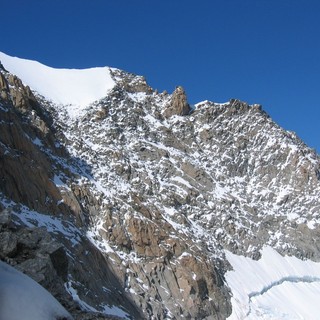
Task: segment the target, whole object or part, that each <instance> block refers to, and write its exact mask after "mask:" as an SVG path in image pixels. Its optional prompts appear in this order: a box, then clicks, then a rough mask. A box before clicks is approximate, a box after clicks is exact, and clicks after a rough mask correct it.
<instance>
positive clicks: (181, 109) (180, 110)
mask: <svg viewBox="0 0 320 320" xmlns="http://www.w3.org/2000/svg"><path fill="white" fill-rule="evenodd" d="M190 111H191V109H190V106H189V104H188V101H187V96H186V93H185V91H184V89H183V88H182V87H180V86H178V87H176V89H175V90H174V92H173V94H172V98H171V101H170V104H169V105H168V106H167V107H166V109H165V110H164V112H163V115H164V117H165V118H170V117H171V116H173V115H178V116H185V115H187V114H189V113H190Z"/></svg>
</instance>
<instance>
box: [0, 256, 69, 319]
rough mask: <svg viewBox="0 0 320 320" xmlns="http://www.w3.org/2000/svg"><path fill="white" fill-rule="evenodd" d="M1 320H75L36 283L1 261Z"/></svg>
mask: <svg viewBox="0 0 320 320" xmlns="http://www.w3.org/2000/svg"><path fill="white" fill-rule="evenodd" d="M0 301H1V304H0V319H2V320H21V319H28V320H29V319H30V320H31V319H32V320H56V319H57V318H66V319H72V317H71V316H70V314H69V313H68V312H67V311H66V310H65V309H64V308H63V307H62V305H61V304H60V303H59V302H58V301H57V300H56V299H55V298H54V297H53V296H52V295H51V294H50V293H49V292H48V291H47V290H45V289H44V288H43V287H41V286H40V285H39V284H38V283H37V282H35V281H34V280H32V279H31V278H29V277H28V276H26V275H24V274H23V273H21V272H19V271H18V270H16V269H14V268H12V267H10V266H9V265H7V264H6V263H4V262H2V261H0Z"/></svg>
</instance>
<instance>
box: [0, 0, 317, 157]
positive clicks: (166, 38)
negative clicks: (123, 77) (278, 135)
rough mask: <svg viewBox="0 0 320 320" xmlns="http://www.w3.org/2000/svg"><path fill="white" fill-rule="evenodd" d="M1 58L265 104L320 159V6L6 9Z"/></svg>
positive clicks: (122, 4) (201, 96) (276, 2)
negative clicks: (100, 71) (104, 72)
mask: <svg viewBox="0 0 320 320" xmlns="http://www.w3.org/2000/svg"><path fill="white" fill-rule="evenodd" d="M0 30H1V33H0V39H1V42H0V51H3V52H5V53H7V54H9V55H13V56H18V57H21V58H27V59H33V60H38V61H39V62H42V63H44V64H46V65H49V66H52V67H66V68H86V67H94V66H106V65H107V66H111V67H117V68H120V69H124V70H126V71H129V72H133V73H136V74H139V75H144V76H145V77H146V78H147V80H148V82H149V84H150V85H151V86H152V87H153V88H155V89H159V90H160V91H162V90H164V89H166V90H167V91H169V92H172V91H173V90H174V88H175V86H176V85H182V86H183V87H184V88H185V90H186V92H187V95H188V98H189V101H190V103H196V102H199V101H202V100H211V101H215V102H225V101H228V100H229V99H231V98H237V99H241V100H243V101H246V102H248V103H250V104H251V103H260V104H262V106H263V108H264V110H265V111H267V112H268V113H269V114H270V115H271V117H272V118H273V119H274V120H275V121H276V122H277V123H278V124H280V125H281V126H282V127H284V128H285V129H287V130H291V131H295V132H296V133H297V134H298V136H299V137H300V138H302V140H304V141H305V142H306V143H307V144H308V145H309V146H311V147H313V148H316V149H317V150H318V152H320V140H319V138H320V135H319V133H320V126H319V116H320V99H319V95H320V81H319V74H320V1H319V0H162V1H156V0H77V1H75V0H29V1H26V0H10V1H9V0H1V6H0Z"/></svg>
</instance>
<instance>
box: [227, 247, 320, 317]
mask: <svg viewBox="0 0 320 320" xmlns="http://www.w3.org/2000/svg"><path fill="white" fill-rule="evenodd" d="M227 259H228V261H229V262H230V263H231V265H232V267H233V270H232V271H228V272H227V273H226V280H227V282H228V284H229V286H230V288H231V290H232V294H233V297H232V299H231V301H232V307H233V312H232V315H231V316H230V317H229V318H228V320H238V319H248V320H249V319H250V320H255V319H268V320H269V319H287V320H295V319H296V320H298V319H317V317H318V315H319V292H320V263H317V262H313V261H310V260H299V259H297V258H295V257H288V256H285V257H283V256H281V255H280V254H279V253H277V252H276V251H275V250H274V249H272V248H270V247H265V248H263V250H262V251H261V259H260V260H258V261H255V260H252V259H250V258H247V257H242V256H237V255H235V254H232V253H231V252H227Z"/></svg>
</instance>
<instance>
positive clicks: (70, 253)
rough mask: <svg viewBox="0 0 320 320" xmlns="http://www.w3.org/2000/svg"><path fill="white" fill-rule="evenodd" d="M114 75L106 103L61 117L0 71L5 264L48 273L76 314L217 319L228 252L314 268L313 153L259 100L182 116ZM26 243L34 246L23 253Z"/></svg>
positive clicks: (177, 103) (130, 79)
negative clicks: (293, 259)
mask: <svg viewBox="0 0 320 320" xmlns="http://www.w3.org/2000/svg"><path fill="white" fill-rule="evenodd" d="M4 67H5V66H4ZM112 77H113V80H114V81H115V83H116V85H115V87H114V88H113V89H112V90H111V91H110V92H109V93H108V95H107V96H106V97H104V98H103V99H101V100H99V101H96V102H95V103H93V104H91V105H89V106H88V107H87V108H86V109H85V110H84V112H82V113H79V115H78V116H77V117H75V118H74V117H73V118H71V117H70V115H69V113H68V107H67V106H65V105H55V104H52V103H50V102H49V101H47V100H46V99H45V98H44V97H41V96H40V95H39V94H38V93H36V92H32V91H31V90H30V89H29V88H28V87H26V86H24V85H23V84H22V82H21V81H20V80H19V79H18V78H17V77H15V76H14V75H11V74H10V73H9V72H7V71H6V70H4V68H3V69H2V70H1V75H0V90H1V101H0V103H1V107H0V112H1V126H0V131H1V132H0V140H1V143H0V179H1V181H2V183H1V187H0V191H1V199H2V200H1V201H2V207H3V209H5V211H3V212H8V210H9V211H10V215H12V216H13V217H14V219H13V220H14V223H13V225H14V226H15V227H12V228H13V229H10V228H9V227H8V226H7V225H6V226H5V227H3V229H2V230H1V241H0V248H1V252H0V253H1V259H4V260H7V261H9V262H11V263H12V264H15V265H16V266H17V268H20V269H21V270H23V271H25V272H27V273H29V274H30V275H31V276H32V270H34V269H32V267H30V266H31V265H33V266H34V265H36V268H38V269H36V270H37V272H36V273H37V274H38V275H39V274H40V275H41V273H39V269H41V270H44V271H43V272H44V273H43V274H44V276H43V277H42V280H41V279H36V280H38V281H39V282H40V283H41V284H42V285H43V286H45V287H46V288H48V289H49V290H51V292H53V293H54V294H55V296H56V297H57V298H58V299H59V300H60V301H61V302H62V303H63V304H64V305H65V306H66V307H67V309H68V310H70V312H71V313H73V315H74V316H75V317H80V316H82V317H84V315H83V313H82V314H81V312H84V311H86V314H87V316H90V317H97V315H96V314H95V313H94V312H101V313H102V314H108V313H109V314H110V313H112V312H114V311H115V310H117V311H119V310H121V311H122V316H123V317H129V318H130V317H131V318H135V319H140V318H141V319H142V318H147V319H180V318H187V319H225V318H226V317H227V316H228V315H229V314H230V313H231V304H230V292H229V289H228V287H227V286H226V283H225V281H224V273H225V271H226V270H228V268H230V267H229V264H228V261H227V260H226V259H225V254H224V249H228V250H229V251H231V252H233V253H238V254H242V255H247V256H250V257H253V258H255V259H258V258H259V255H260V249H261V248H262V247H263V246H264V245H266V244H267V245H270V246H272V247H274V248H276V249H277V250H278V251H279V252H280V253H282V254H289V255H295V256H297V257H300V258H310V259H313V260H315V261H319V260H320V259H319V258H320V255H319V252H320V251H319V247H318V246H317V244H316V242H314V240H313V239H317V237H318V236H319V222H320V220H319V218H320V216H319V208H320V203H319V200H318V196H317V195H318V194H319V191H320V184H319V157H318V156H317V154H316V153H315V152H314V151H313V150H311V149H310V148H308V147H307V146H306V145H304V143H303V142H302V141H301V140H300V139H299V138H298V137H296V135H295V134H294V133H291V132H286V131H284V130H283V129H282V128H280V127H279V126H277V125H276V124H275V123H274V122H273V121H272V119H271V118H270V117H269V116H268V115H267V114H266V113H265V112H264V111H263V110H262V108H261V106H259V105H252V106H250V105H248V104H246V103H244V102H241V101H238V100H235V99H233V100H230V101H229V102H227V103H225V104H216V103H213V102H208V101H204V102H201V103H199V104H197V105H196V106H195V108H194V109H191V108H190V106H189V104H188V102H187V98H186V94H185V92H184V90H183V89H182V88H181V87H177V88H176V90H175V91H174V93H173V94H172V95H170V94H168V93H166V92H164V93H158V92H156V91H154V90H153V89H152V88H150V87H149V86H148V85H147V83H146V81H145V79H144V78H142V77H139V76H135V75H132V74H129V73H126V72H123V71H119V70H113V74H112ZM26 168H28V170H26ZM45 214H47V216H46V215H45ZM2 215H4V213H2ZM2 215H1V216H2ZM46 217H50V219H49V218H46ZM34 227H38V228H39V227H44V228H40V229H37V228H34ZM15 228H16V229H17V230H15ZM30 228H31V229H30ZM37 230H39V231H37ZM48 232H49V233H48ZM38 233H39V234H38ZM24 234H26V235H24ZM28 234H30V237H31V238H36V239H40V240H34V241H35V243H39V248H34V246H35V244H33V245H32V246H33V249H32V250H31V249H28V250H29V251H30V252H31V253H30V254H24V252H25V251H23V250H26V249H21V248H25V247H26V245H25V244H23V243H22V244H21V243H20V242H19V241H20V240H19V239H22V240H21V241H23V239H24V238H25V237H27V235H28ZM33 234H35V235H36V236H34V235H33ZM28 237H29V236H28ZM48 237H49V238H50V241H49V240H45V241H44V240H41V239H47V238H48ZM9 239H11V240H9ZM12 239H16V240H12ZM42 242H44V243H47V242H50V243H52V247H50V248H49V249H48V248H47V247H46V245H45V244H44V245H42ZM30 246H31V245H30V244H29V247H30ZM27 248H28V246H27ZM37 250H38V251H37ZM56 251H57V252H58V253H56ZM52 255H53V256H55V255H57V256H58V258H57V259H56V260H58V261H56V260H55V259H54V258H52ZM22 256H23V259H22V258H21V257H22ZM38 256H41V257H43V256H45V257H46V258H45V262H43V261H42V260H41V261H40V262H39V261H38V260H37V262H34V261H33V260H35V258H34V257H38ZM52 259H53V260H52ZM52 261H55V262H52ZM42 265H45V267H41V266H42ZM24 266H26V267H24ZM101 270H102V271H101ZM48 272H49V274H51V275H52V274H57V275H58V276H59V277H60V280H59V282H57V283H56V284H55V285H57V286H58V288H51V286H52V283H51V282H50V277H48V276H46V274H47V273H48ZM41 281H42V282H43V283H42V282H41ZM46 281H47V282H48V283H46ZM103 288H104V289H103ZM115 292H118V293H117V294H115ZM75 293H76V294H75ZM71 296H72V297H73V299H74V300H77V299H78V303H79V306H80V308H82V310H83V311H80V309H79V308H78V309H77V307H75V302H73V300H72V299H70V297H71ZM118 309H119V310H118ZM93 311H94V312H93ZM120 313H121V312H120Z"/></svg>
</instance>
